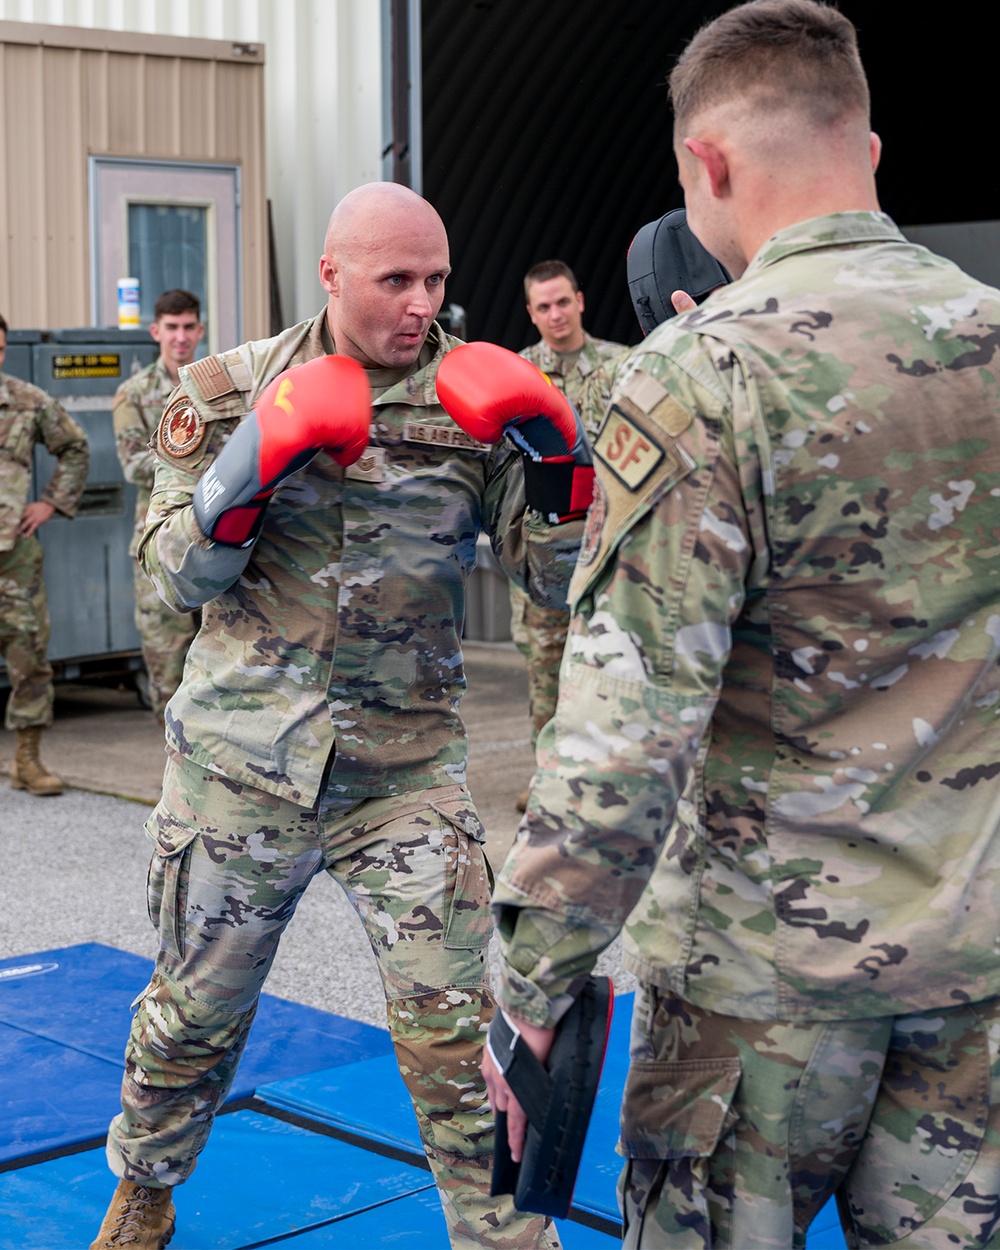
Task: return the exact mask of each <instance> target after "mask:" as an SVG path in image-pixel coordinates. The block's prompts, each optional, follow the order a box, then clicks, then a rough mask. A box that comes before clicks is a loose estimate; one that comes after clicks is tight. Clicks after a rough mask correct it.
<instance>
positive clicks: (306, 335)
mask: <svg viewBox="0 0 1000 1250" xmlns="http://www.w3.org/2000/svg"><path fill="white" fill-rule="evenodd" d="M457 342H458V340H456V339H450V338H448V337H447V336H446V335H445V334H444V332H443V331H442V330H441V329H440V327H439V326H437V324H435V325H434V326H433V327H432V329H431V333H430V335H429V337H428V341H427V343H426V344H425V347H424V351H423V353H422V355H421V358H420V360H419V361H418V362H417V365H416V366H415V367H414V370H413V371H412V372H411V373H410V375H409V376H408V377H405V378H404V379H403V380H402V381H400V382H397V383H396V384H395V385H391V386H389V387H388V389H386V390H384V391H382V392H381V393H379V391H377V390H376V391H375V392H374V393H375V395H376V398H375V400H374V406H373V413H372V430H371V435H370V439H371V445H370V446H369V449H368V451H367V452H366V453H365V455H364V456H362V458H361V460H359V461H358V463H357V464H355V465H352V466H351V467H350V468H348V469H347V470H345V469H343V468H341V467H340V466H339V465H338V464H337V463H336V462H335V461H334V460H333V459H332V457H330V456H328V455H326V454H324V453H321V454H320V455H318V456H317V457H316V458H315V459H314V460H313V461H312V463H311V464H310V465H309V466H308V467H307V468H305V469H303V470H301V471H299V472H297V473H295V474H294V475H293V476H292V477H291V478H290V479H289V480H288V481H287V482H286V483H285V484H284V485H283V486H282V487H280V488H279V490H278V491H276V492H275V494H274V496H273V497H272V499H271V502H270V504H269V506H268V509H267V512H266V514H265V520H264V524H263V528H262V530H261V533H260V536H259V537H258V539H257V541H256V544H255V545H254V547H253V548H252V550H251V551H249V552H238V551H236V550H235V549H232V548H229V549H220V548H218V547H212V548H210V551H211V552H212V553H215V552H219V554H220V558H221V559H223V560H224V561H225V560H231V559H232V558H235V559H238V560H241V561H243V562H244V563H245V567H244V568H242V571H241V572H240V571H238V570H237V571H231V572H229V573H228V574H227V575H225V576H221V577H220V579H219V580H218V582H217V583H216V584H211V583H210V582H208V581H205V580H202V581H201V583H200V584H199V585H198V586H196V587H192V585H191V583H190V581H189V580H188V579H187V577H186V569H187V564H186V558H187V557H188V554H189V552H191V551H192V550H193V549H195V548H200V549H201V551H202V553H204V551H205V548H206V543H205V540H204V538H203V537H202V535H201V533H200V531H199V530H198V527H197V524H196V522H195V519H194V513H193V509H192V507H191V497H192V494H193V492H194V489H195V485H196V483H197V481H198V478H199V477H200V476H201V474H202V472H203V471H204V470H205V469H206V468H207V466H208V464H209V463H210V461H211V460H212V458H214V456H215V455H216V454H217V452H218V450H219V448H220V447H221V445H222V443H223V441H224V440H225V438H226V436H227V434H228V433H229V432H230V431H231V430H232V429H233V428H235V426H236V424H237V422H238V421H239V419H240V418H241V417H243V416H244V415H245V413H246V412H247V411H249V409H250V408H251V407H252V406H253V403H254V401H255V399H256V397H257V396H258V395H259V394H260V392H261V391H262V390H263V388H264V387H265V386H266V384H267V383H268V382H269V381H270V380H271V379H272V378H273V377H274V376H275V375H276V374H278V373H279V372H281V371H282V370H283V369H286V368H288V367H290V366H294V365H297V364H302V363H304V362H305V361H307V360H312V359H314V358H316V357H318V356H320V355H322V354H324V352H329V351H331V350H332V344H331V342H330V338H329V333H328V331H327V329H326V319H325V314H321V315H320V316H319V317H317V318H315V319H314V320H313V321H311V322H303V323H302V324H301V325H299V326H296V327H294V328H293V329H290V330H286V331H285V332H284V333H282V334H281V335H279V336H278V337H277V338H275V339H269V340H264V341H261V342H258V343H250V344H245V345H244V346H243V347H240V348H237V349H236V350H235V351H232V352H227V353H225V354H224V355H222V356H217V357H209V358H208V359H207V360H203V361H198V362H196V363H195V364H193V365H188V366H186V367H185V368H183V369H182V370H181V385H180V388H179V390H178V392H177V394H176V396H175V397H174V399H173V400H171V403H170V405H169V406H168V408H167V410H166V412H165V414H164V418H163V420H164V422H165V423H166V422H169V421H170V420H171V414H172V413H174V412H175V411H176V410H177V407H178V405H182V404H183V405H187V404H191V405H193V406H194V408H195V409H196V410H197V413H198V415H199V417H200V419H201V421H202V422H204V430H203V432H204V439H203V442H202V443H201V444H200V446H199V447H198V448H197V450H195V451H194V452H193V454H190V455H187V456H185V457H183V458H179V457H176V456H175V457H170V456H169V455H167V454H166V453H162V452H161V463H160V464H159V466H158V468H157V474H156V482H155V485H154V487H153V495H152V500H151V503H150V512H149V525H148V528H147V530H146V533H145V535H144V536H143V540H142V543H141V544H140V548H139V558H140V560H141V561H142V563H143V567H144V568H145V570H146V572H147V574H148V575H149V576H150V577H151V579H152V580H153V583H154V585H156V587H157V590H158V592H159V593H160V596H161V597H162V598H163V599H165V601H166V602H167V603H169V604H171V606H174V607H176V608H179V609H183V608H185V607H187V608H190V607H192V606H195V600H197V601H198V602H201V603H203V604H204V605H205V606H204V619H203V624H202V628H201V630H200V632H199V634H198V636H197V637H196V639H195V641H194V643H193V644H192V646H191V649H190V651H189V653H188V660H187V670H186V674H185V681H184V683H183V684H182V686H181V688H180V690H179V691H178V692H177V694H176V695H175V696H174V698H173V699H172V700H171V702H170V704H169V705H168V708H167V713H166V724H167V742H168V745H169V746H171V747H173V748H174V749H175V750H176V751H178V752H180V753H181V754H182V755H185V756H188V757H190V758H191V759H192V760H194V761H195V762H196V763H197V764H200V765H201V766H202V767H205V768H209V769H213V770H215V771H217V772H221V773H224V774H225V775H226V776H228V777H232V778H235V779H236V780H238V781H242V782H247V783H248V784H250V785H253V786H256V787H258V788H259V789H262V790H265V791H269V792H271V793H273V794H277V795H279V796H281V797H282V798H287V799H290V800H291V801H293V802H296V803H299V804H301V805H302V806H304V807H311V806H312V805H313V804H314V803H315V802H316V799H317V796H318V795H319V794H320V793H321V792H322V791H323V789H324V787H326V788H327V789H328V790H332V791H333V792H334V793H336V794H342V795H345V796H357V797H368V796H372V795H390V794H397V793H405V792H407V791H411V790H417V789H423V788H425V787H430V786H437V785H451V784H453V783H454V782H457V781H464V779H465V772H466V759H467V742H466V737H465V730H464V728H463V725H462V721H461V718H460V716H459V701H460V699H461V696H462V693H463V692H464V689H465V684H466V683H465V675H464V670H463V665H462V651H461V643H460V636H461V630H462V622H463V618H464V615H465V583H466V580H467V579H468V577H469V574H470V573H471V572H472V569H473V566H474V564H475V558H476V538H477V536H478V534H479V532H480V530H485V531H486V532H487V533H488V534H489V535H490V537H491V540H492V543H493V549H494V551H495V553H496V555H497V558H498V560H499V562H500V564H501V566H502V567H503V568H504V570H505V571H506V572H507V573H508V575H509V576H512V577H515V578H518V579H520V580H521V581H522V582H526V583H527V586H528V589H529V592H530V593H532V594H533V595H534V596H535V597H536V598H538V599H539V600H540V601H541V602H543V603H544V602H552V603H559V602H562V603H565V602H566V592H567V587H568V584H569V579H570V576H571V574H572V571H573V567H574V565H575V563H576V555H577V551H578V549H579V545H580V536H581V533H582V528H583V526H582V523H581V522H576V523H570V524H567V525H562V526H556V527H552V526H549V525H547V524H545V523H544V522H543V521H542V519H541V518H540V517H539V516H537V514H534V513H528V512H527V511H526V507H525V500H524V481H523V472H522V469H521V458H520V455H519V454H517V453H515V452H513V451H512V450H511V449H510V448H509V447H508V446H507V445H506V444H498V445H497V446H496V447H493V448H488V447H485V446H483V445H482V444H481V443H477V442H475V441H474V440H473V439H471V438H469V436H468V435H466V434H464V433H463V431H461V430H460V429H459V428H458V427H457V426H456V425H455V424H454V422H453V421H452V420H451V418H450V417H449V416H448V415H447V413H445V411H444V409H443V408H442V407H441V406H440V404H439V403H438V399H437V392H436V390H435V378H436V375H437V368H438V365H439V364H440V362H441V360H442V358H443V356H444V354H445V352H446V351H447V350H449V349H450V348H451V347H454V346H456V345H457ZM246 561H249V562H248V563H246Z"/></svg>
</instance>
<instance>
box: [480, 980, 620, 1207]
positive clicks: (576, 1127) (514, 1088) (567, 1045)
mask: <svg viewBox="0 0 1000 1250" xmlns="http://www.w3.org/2000/svg"><path fill="white" fill-rule="evenodd" d="M613 1007H614V989H613V988H612V984H611V981H610V980H609V978H608V977H594V976H592V977H588V978H587V980H586V982H585V983H584V986H583V989H582V990H581V992H580V994H579V996H578V997H577V999H576V1001H575V1002H574V1003H573V1006H572V1007H571V1008H570V1009H569V1011H567V1013H566V1014H565V1016H563V1018H562V1020H560V1021H559V1024H558V1025H557V1026H556V1035H555V1041H554V1042H553V1043H552V1050H551V1051H550V1052H549V1057H548V1060H547V1062H546V1064H545V1065H544V1066H543V1065H542V1064H541V1063H540V1062H539V1060H538V1059H537V1058H536V1057H535V1054H534V1052H533V1051H532V1050H531V1047H530V1046H529V1045H528V1044H527V1042H526V1041H525V1040H524V1039H523V1038H522V1036H521V1034H520V1032H519V1031H518V1030H517V1028H516V1027H515V1026H514V1024H513V1023H512V1022H511V1020H510V1018H509V1017H508V1016H507V1015H506V1014H505V1013H504V1012H502V1011H498V1012H497V1014H496V1015H495V1016H494V1017H493V1021H492V1023H491V1024H490V1031H489V1035H488V1040H487V1045H488V1046H489V1050H490V1054H491V1055H492V1057H493V1061H494V1063H495V1064H496V1065H497V1067H498V1068H499V1069H500V1071H501V1072H502V1073H503V1074H504V1077H505V1078H506V1080H507V1084H508V1085H509V1086H510V1088H511V1092H512V1093H513V1094H514V1097H515V1098H516V1099H517V1101H518V1102H519V1103H520V1104H521V1107H522V1109H523V1111H524V1114H525V1115H526V1116H527V1119H528V1128H527V1132H526V1134H525V1142H524V1151H523V1154H522V1158H521V1162H520V1163H515V1162H514V1161H513V1160H512V1159H511V1157H510V1147H509V1145H508V1141H507V1115H506V1112H502V1111H501V1112H499V1113H498V1114H497V1126H496V1141H495V1145H494V1152H493V1178H492V1184H491V1188H490V1192H491V1193H492V1194H493V1195H494V1196H496V1195H497V1194H513V1195H514V1206H515V1207H517V1209H518V1210H519V1211H532V1212H535V1213H537V1214H539V1215H551V1216H555V1217H556V1218H558V1219H564V1218H565V1217H566V1215H567V1214H568V1213H569V1209H570V1206H571V1204H572V1201H573V1186H574V1185H575V1183H576V1174H577V1171H578V1170H579V1167H580V1156H581V1155H582V1154H583V1142H584V1138H585V1137H586V1135H587V1125H588V1123H589V1122H590V1114H591V1112H592V1111H593V1108H594V1099H595V1098H596V1097H597V1087H598V1084H599V1083H600V1079H601V1068H602V1066H603V1064H604V1051H605V1048H606V1046H607V1042H608V1031H609V1029H610V1028H611V1012H612V1009H613Z"/></svg>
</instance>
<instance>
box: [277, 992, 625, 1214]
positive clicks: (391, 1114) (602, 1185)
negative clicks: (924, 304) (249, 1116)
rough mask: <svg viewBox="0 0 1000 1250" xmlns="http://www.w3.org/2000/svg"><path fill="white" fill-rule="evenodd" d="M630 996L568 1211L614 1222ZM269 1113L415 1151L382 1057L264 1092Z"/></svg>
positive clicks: (388, 1062) (400, 1096)
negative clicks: (285, 1113) (273, 1109)
mask: <svg viewBox="0 0 1000 1250" xmlns="http://www.w3.org/2000/svg"><path fill="white" fill-rule="evenodd" d="M631 1014H632V995H631V994H627V995H623V996H621V997H620V998H618V999H617V1000H616V1002H615V1013H614V1017H613V1019H612V1025H611V1036H610V1038H609V1040H608V1050H607V1055H606V1057H605V1061H604V1071H603V1073H602V1075H601V1086H600V1089H599V1091H598V1095H597V1102H596V1103H595V1106H594V1113H593V1116H592V1117H591V1121H590V1129H589V1131H588V1133H587V1139H586V1142H585V1144H584V1149H583V1158H582V1159H581V1162H580V1173H579V1176H578V1178H577V1183H576V1189H575V1192H574V1194H573V1205H574V1207H575V1208H577V1209H579V1210H581V1211H585V1212H589V1213H592V1214H595V1215H598V1216H602V1217H604V1218H606V1219H610V1220H614V1221H616V1222H617V1220H618V1218H619V1216H618V1199H617V1195H616V1186H617V1183H618V1173H619V1172H620V1171H621V1165H622V1161H621V1159H620V1157H619V1156H618V1155H617V1154H616V1153H615V1143H616V1142H617V1141H618V1111H619V1107H620V1105H621V1098H622V1090H623V1089H624V1085H625V1073H626V1070H627V1068H628V1032H629V1024H630V1018H631ZM257 1097H258V1098H259V1099H261V1100H262V1101H263V1102H265V1103H266V1104H267V1105H268V1106H271V1107H276V1108H279V1109H281V1110H285V1111H292V1112H294V1113H296V1114H297V1115H301V1116H304V1117H306V1118H308V1119H311V1120H316V1121H318V1122H319V1123H322V1124H328V1125H331V1126H333V1127H336V1128H338V1129H340V1130H342V1131H345V1132H350V1133H356V1134H358V1135H359V1136H362V1137H365V1138H367V1139H369V1140H371V1141H376V1142H381V1143H384V1144H386V1145H390V1146H396V1147H399V1148H402V1149H410V1150H414V1151H419V1150H420V1139H419V1136H418V1134H417V1125H416V1120H415V1119H414V1116H413V1110H412V1106H411V1103H410V1099H409V1095H408V1094H407V1092H406V1087H405V1085H404V1084H403V1080H402V1078H401V1077H400V1075H399V1071H398V1069H397V1067H396V1063H395V1059H394V1058H392V1057H391V1056H383V1057H380V1058H376V1059H369V1060H366V1061H365V1062H363V1063H354V1064H344V1065H341V1066H340V1067H337V1068H332V1069H328V1070H325V1071H318V1072H310V1073H306V1074H304V1075H302V1076H296V1077H290V1078H286V1079H285V1080H281V1081H275V1082H272V1083H271V1084H269V1085H263V1086H261V1087H259V1088H258V1090H257Z"/></svg>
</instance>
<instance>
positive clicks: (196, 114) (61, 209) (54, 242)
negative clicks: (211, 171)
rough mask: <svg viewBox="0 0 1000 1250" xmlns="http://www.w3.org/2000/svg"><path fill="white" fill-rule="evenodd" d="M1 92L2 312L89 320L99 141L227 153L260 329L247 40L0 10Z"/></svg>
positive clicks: (145, 153) (116, 151) (261, 222)
mask: <svg viewBox="0 0 1000 1250" xmlns="http://www.w3.org/2000/svg"><path fill="white" fill-rule="evenodd" d="M165 101H166V102H169V106H168V107H164V102H165ZM175 101H179V102H180V107H179V108H177V107H175V106H174V102H175ZM0 102H2V122H0V144H2V148H0V256H2V259H3V264H2V265H0V303H2V305H3V306H4V307H5V308H6V309H7V310H8V316H9V317H10V318H12V319H13V320H14V321H15V323H17V324H20V325H31V326H44V327H49V326H77V325H80V326H82V325H87V324H89V321H90V310H91V265H90V255H89V203H88V191H87V177H88V157H89V156H91V155H109V156H121V157H146V158H155V159H158V160H167V159H176V158H183V159H187V160H206V161H213V160H214V161H221V162H232V163H238V164H239V166H240V167H241V171H242V174H241V187H242V223H241V237H242V266H243V282H242V288H243V296H244V297H243V320H244V326H245V327H247V328H248V329H250V330H252V331H256V332H262V331H266V329H267V325H268V317H267V311H268V289H267V228H266V201H265V197H264V171H263V153H264V141H263V124H264V113H263V63H262V53H261V52H260V50H259V49H255V50H253V51H250V50H248V49H239V48H234V47H233V45H232V44H231V43H219V42H217V41H214V40H213V41H210V40H187V39H171V38H168V39H163V38H151V37H149V36H142V35H134V34H126V33H117V32H107V31H98V30H85V29H79V28H74V27H59V28H55V27H50V26H38V25H34V24H32V23H20V22H9V23H7V22H5V23H0Z"/></svg>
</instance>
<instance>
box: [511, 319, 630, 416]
mask: <svg viewBox="0 0 1000 1250" xmlns="http://www.w3.org/2000/svg"><path fill="white" fill-rule="evenodd" d="M627 351H628V348H627V347H626V346H625V345H624V343H613V342H612V341H611V340H610V339H595V338H592V337H591V335H589V334H588V333H587V332H586V330H585V331H584V332H583V347H582V348H581V350H580V354H579V356H577V358H576V361H575V362H574V363H573V364H572V365H571V366H570V367H569V368H568V369H567V367H566V361H565V359H564V358H563V353H560V352H557V351H555V350H554V349H553V348H551V347H549V345H548V343H546V342H545V340H544V339H539V340H538V342H537V343H533V344H532V345H531V346H530V347H526V348H524V350H523V351H522V352H521V353H520V354H521V355H522V356H524V358H525V359H526V360H530V361H531V363H532V364H533V365H537V366H538V368H539V369H541V371H542V372H543V373H545V374H548V376H549V377H550V378H551V379H552V381H553V382H554V383H555V384H556V386H558V387H559V389H560V390H561V391H562V392H563V393H564V394H565V396H566V398H567V399H568V400H569V402H570V403H571V404H572V405H573V407H574V408H576V409H577V411H580V400H581V397H582V395H583V390H584V386H585V385H586V383H587V379H588V378H590V377H591V376H592V375H593V374H594V373H596V372H597V370H598V369H599V368H600V366H601V365H602V364H604V363H605V362H606V361H608V360H613V359H615V358H616V357H618V356H621V355H622V354H624V353H625V352H627ZM586 428H587V433H588V434H589V435H590V436H591V437H592V438H593V436H594V435H595V434H596V433H597V429H596V428H591V427H590V426H589V425H588V426H587V427H586Z"/></svg>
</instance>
